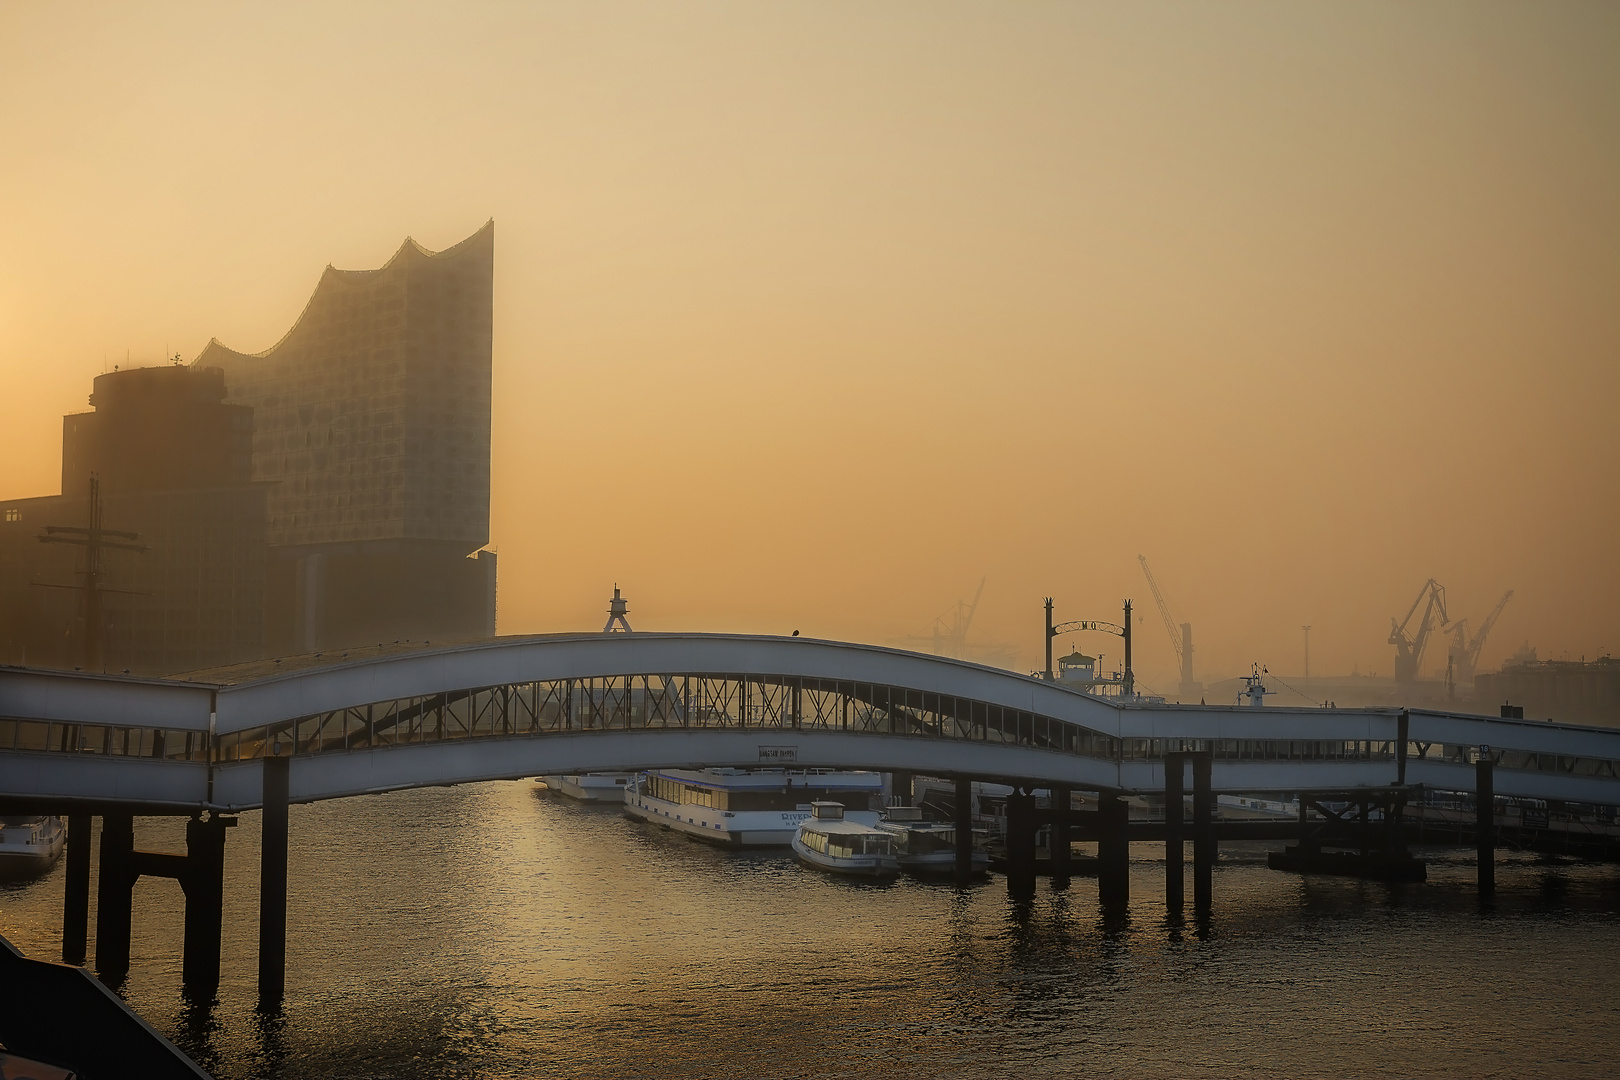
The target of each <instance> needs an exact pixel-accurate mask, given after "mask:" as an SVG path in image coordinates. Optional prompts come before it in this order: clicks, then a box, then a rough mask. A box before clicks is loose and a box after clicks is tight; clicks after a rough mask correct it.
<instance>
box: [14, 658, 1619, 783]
mask: <svg viewBox="0 0 1620 1080" xmlns="http://www.w3.org/2000/svg"><path fill="white" fill-rule="evenodd" d="M1265 715H1266V714H1261V713H1256V714H1255V716H1256V718H1257V719H1259V718H1261V717H1262V716H1265ZM1193 720H1198V721H1200V723H1201V722H1202V720H1203V714H1199V713H1192V712H1189V711H1186V710H1183V711H1181V712H1178V713H1177V714H1176V717H1175V722H1176V724H1177V725H1178V727H1179V728H1180V732H1179V737H1173V738H1138V737H1126V738H1118V737H1115V736H1111V735H1107V734H1103V733H1100V732H1097V731H1094V730H1091V729H1088V728H1085V727H1083V726H1081V725H1079V724H1077V723H1074V722H1072V721H1069V720H1065V719H1060V718H1056V717H1050V716H1043V715H1039V714H1036V713H1033V712H1029V711H1025V710H1019V709H1015V708H1010V707H1008V706H1006V705H1002V704H995V703H987V702H984V701H979V700H974V699H969V698H965V697H958V696H952V695H950V694H942V693H937V692H934V691H928V690H921V689H918V688H915V687H904V686H895V685H886V684H882V683H871V682H857V681H847V680H834V679H824V678H811V677H805V676H796V675H758V674H747V675H740V674H734V673H705V674H692V673H657V674H647V675H612V676H600V677H582V678H572V679H553V680H536V681H530V682H520V683H511V684H503V685H498V686H483V687H473V688H465V689H459V690H453V691H448V692H445V693H436V694H429V695H422V696H415V697H404V698H394V699H387V700H380V701H373V702H364V703H357V704H354V705H350V706H346V707H344V708H340V709H331V710H326V711H323V712H318V713H312V714H309V715H303V716H294V717H289V718H287V719H283V720H277V721H275V722H272V723H267V724H259V725H256V726H251V727H248V728H246V729H245V730H237V731H226V732H223V733H219V734H216V735H214V736H210V735H209V733H208V732H206V731H198V730H195V729H192V730H186V729H179V728H166V727H142V726H137V725H127V724H93V723H82V722H66V721H63V720H60V719H53V720H42V719H31V718H17V717H9V718H8V717H0V753H6V752H9V753H21V754H52V755H59V754H83V755H104V756H107V757H121V758H134V759H147V760H165V761H192V762H204V761H207V762H215V763H231V762H244V761H253V760H256V759H259V758H262V757H265V756H268V755H271V754H274V753H277V752H278V748H279V753H281V754H291V755H297V756H302V755H313V754H331V753H344V752H353V751H362V750H376V749H383V748H387V747H394V746H410V745H424V744H433V743H447V742H452V741H455V740H463V739H485V738H510V737H522V736H539V737H544V736H548V735H554V734H578V733H587V732H604V733H606V732H614V731H631V730H685V729H694V728H696V729H754V730H760V731H786V730H795V731H800V730H803V731H817V730H821V731H841V732H864V733H871V734H879V735H888V736H903V737H908V738H919V739H948V740H958V741H968V742H977V743H986V744H995V745H1003V746H1019V747H1028V748H1033V749H1039V750H1043V751H1050V752H1054V753H1061V754H1071V755H1079V756H1083V757H1088V758H1092V759H1098V760H1105V761H1110V762H1118V763H1126V762H1131V763H1144V762H1157V761H1160V760H1162V759H1163V757H1164V755H1165V754H1167V753H1172V752H1176V751H1187V750H1210V751H1213V753H1214V754H1215V756H1216V758H1217V759H1221V760H1227V761H1239V762H1328V761H1337V762H1380V761H1389V762H1393V761H1394V759H1395V758H1396V757H1397V756H1398V752H1399V750H1400V749H1401V748H1400V744H1399V743H1398V742H1396V741H1394V740H1392V739H1377V738H1334V739H1320V738H1318V739H1289V738H1278V737H1275V736H1276V735H1277V734H1278V733H1279V731H1281V730H1282V729H1281V728H1279V726H1278V725H1277V724H1276V723H1275V718H1272V722H1271V723H1270V725H1269V729H1265V728H1262V730H1268V734H1270V735H1271V736H1272V737H1268V738H1253V739H1242V738H1201V737H1197V728H1198V726H1199V724H1197V723H1192V721H1193ZM1207 720H1208V727H1209V729H1210V730H1211V731H1212V733H1214V732H1218V731H1224V732H1226V733H1228V734H1229V733H1231V731H1232V730H1233V727H1234V725H1236V724H1240V723H1242V722H1247V716H1246V715H1245V716H1244V717H1243V718H1242V719H1241V720H1240V719H1238V718H1235V716H1234V714H1233V713H1232V712H1231V711H1230V710H1220V711H1216V710H1211V711H1210V713H1209V714H1208V718H1207ZM1416 723H1417V721H1416V720H1415V721H1414V727H1415V726H1416ZM1424 723H1427V724H1430V726H1433V727H1435V733H1436V734H1438V735H1440V736H1441V737H1442V738H1445V739H1451V738H1468V737H1470V736H1478V737H1480V738H1481V741H1483V738H1484V737H1487V736H1488V737H1490V738H1492V739H1493V740H1503V739H1515V740H1518V741H1520V743H1521V745H1520V746H1518V747H1514V746H1511V745H1506V746H1504V745H1503V744H1502V743H1501V742H1497V745H1496V746H1495V747H1494V748H1493V749H1492V750H1491V751H1490V753H1491V755H1492V757H1493V759H1494V760H1495V761H1496V763H1497V767H1498V768H1499V769H1501V770H1506V771H1510V772H1514V773H1517V774H1519V775H1521V776H1526V775H1529V774H1536V775H1538V776H1559V777H1569V778H1576V779H1578V780H1581V781H1582V782H1583V783H1584V784H1585V787H1584V788H1583V790H1586V789H1588V788H1590V789H1592V790H1598V789H1599V788H1604V787H1606V784H1605V783H1599V784H1598V785H1597V787H1596V788H1594V787H1593V783H1592V782H1593V781H1598V782H1607V781H1612V780H1620V754H1611V753H1610V751H1611V748H1612V747H1614V746H1620V740H1617V739H1616V738H1615V737H1614V736H1612V735H1610V734H1609V733H1606V732H1597V733H1593V732H1580V731H1574V732H1567V733H1566V732H1561V731H1559V730H1557V729H1553V728H1548V727H1545V726H1543V725H1510V724H1502V723H1497V722H1495V721H1490V722H1489V723H1488V724H1487V723H1486V722H1484V721H1481V720H1479V719H1477V718H1464V717H1442V718H1440V719H1439V720H1433V721H1432V723H1431V721H1430V720H1429V719H1425V720H1424ZM1436 725H1438V726H1436ZM1364 726H1365V725H1364ZM1389 728H1390V731H1391V734H1393V733H1394V718H1393V717H1390V718H1389ZM1521 729H1522V730H1521ZM1368 733H1369V734H1376V730H1375V729H1369V731H1368ZM1538 740H1539V741H1538ZM1549 740H1560V741H1554V742H1550V743H1549ZM1571 740H1573V741H1571ZM1566 742H1567V743H1568V747H1569V748H1573V749H1575V750H1576V751H1577V752H1576V753H1553V752H1551V751H1550V750H1549V749H1548V748H1547V746H1549V745H1550V746H1553V747H1556V748H1560V749H1562V748H1565V745H1566ZM1527 746H1528V747H1531V748H1530V749H1526V748H1525V747H1527ZM1479 752H1480V749H1479V747H1478V746H1472V745H1468V744H1466V743H1461V742H1459V743H1450V742H1440V741H1416V740H1414V741H1410V742H1408V744H1407V747H1406V755H1405V756H1406V758H1407V760H1408V761H1409V762H1416V763H1421V764H1423V765H1424V766H1425V767H1428V766H1432V765H1435V764H1440V765H1442V766H1444V768H1442V769H1440V770H1438V771H1436V770H1435V769H1434V768H1432V767H1430V768H1428V775H1429V776H1430V779H1429V781H1428V782H1432V783H1435V784H1437V785H1440V786H1444V785H1449V784H1453V783H1455V784H1458V785H1460V787H1459V788H1458V789H1459V790H1465V789H1467V785H1468V779H1467V776H1466V775H1465V774H1466V773H1471V772H1472V769H1471V765H1472V762H1473V760H1474V759H1475V758H1476V757H1477V756H1478V754H1479ZM1460 766H1467V767H1468V768H1466V769H1463V768H1458V767H1460ZM1409 775H1410V774H1409ZM1543 786H1545V785H1543ZM1448 790H1449V788H1448ZM1617 801H1620V800H1617Z"/></svg>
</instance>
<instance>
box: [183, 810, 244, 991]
mask: <svg viewBox="0 0 1620 1080" xmlns="http://www.w3.org/2000/svg"><path fill="white" fill-rule="evenodd" d="M235 824H236V819H235V818H222V817H220V816H219V815H217V814H215V815H211V816H210V817H209V818H208V819H207V820H206V821H205V820H203V819H202V818H200V817H194V818H192V819H191V820H190V821H188V822H186V862H185V868H184V869H183V870H182V871H181V873H180V888H181V889H182V890H184V891H185V894H186V937H185V945H184V947H183V948H184V951H183V953H182V959H181V965H180V981H181V983H182V985H183V986H184V987H185V989H186V992H187V993H189V994H191V995H192V996H193V997H198V998H205V999H206V998H212V997H213V996H214V994H215V992H216V991H217V990H218V989H219V954H220V933H221V931H222V930H223V929H224V926H225V830H226V829H227V828H229V827H230V826H232V825H235Z"/></svg>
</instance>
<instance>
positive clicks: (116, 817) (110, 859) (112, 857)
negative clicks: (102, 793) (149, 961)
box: [96, 814, 138, 982]
mask: <svg viewBox="0 0 1620 1080" xmlns="http://www.w3.org/2000/svg"><path fill="white" fill-rule="evenodd" d="M137 876H138V875H137V874H136V871H135V815H133V814H106V815H104V816H103V817H102V819H101V869H100V874H99V880H98V881H97V883H96V971H97V973H98V974H100V975H101V976H102V977H103V981H104V982H105V981H108V980H112V981H114V982H116V981H117V980H119V979H121V978H122V977H123V976H124V975H126V974H127V973H128V972H129V928H130V909H131V906H132V905H133V903H134V894H135V878H136V877H137Z"/></svg>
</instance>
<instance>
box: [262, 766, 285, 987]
mask: <svg viewBox="0 0 1620 1080" xmlns="http://www.w3.org/2000/svg"><path fill="white" fill-rule="evenodd" d="M291 764H292V762H291V760H290V759H289V758H284V757H279V756H278V757H267V758H265V759H264V780H263V785H264V787H263V794H262V796H261V798H262V801H263V803H264V813H263V814H262V818H263V831H262V835H261V836H260V838H259V1006H260V1007H261V1008H269V1009H274V1008H275V1007H277V1006H279V1005H280V1004H281V998H282V994H283V993H284V992H285V990H286V988H287V793H288V789H289V781H290V766H291Z"/></svg>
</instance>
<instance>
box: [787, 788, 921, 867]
mask: <svg viewBox="0 0 1620 1080" xmlns="http://www.w3.org/2000/svg"><path fill="white" fill-rule="evenodd" d="M877 817H878V815H877V814H876V813H873V812H871V811H860V810H854V811H849V812H847V813H846V811H845V810H844V804H843V803H837V802H823V801H820V800H817V801H816V802H813V803H811V804H810V816H809V817H808V818H806V819H805V820H803V821H801V822H800V823H799V828H798V831H797V832H795V833H794V834H793V854H794V855H796V856H797V857H798V859H799V861H800V862H802V863H804V864H805V865H806V866H813V867H815V868H816V869H817V870H827V871H829V872H831V873H834V874H853V875H855V876H857V877H895V876H896V875H898V874H899V873H900V859H899V857H898V856H896V855H895V853H894V833H892V832H889V831H887V830H885V829H880V828H878V827H877ZM865 818H870V819H871V820H870V821H867V820H862V819H865Z"/></svg>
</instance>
